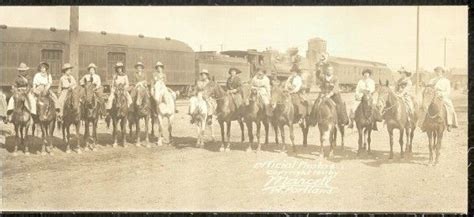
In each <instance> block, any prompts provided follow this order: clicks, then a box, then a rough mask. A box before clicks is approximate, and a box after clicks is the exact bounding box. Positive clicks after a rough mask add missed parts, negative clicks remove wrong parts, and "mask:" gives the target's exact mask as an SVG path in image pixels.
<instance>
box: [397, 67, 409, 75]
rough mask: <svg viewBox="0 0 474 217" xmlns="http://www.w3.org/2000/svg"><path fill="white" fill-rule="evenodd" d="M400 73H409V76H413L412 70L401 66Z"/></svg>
mask: <svg viewBox="0 0 474 217" xmlns="http://www.w3.org/2000/svg"><path fill="white" fill-rule="evenodd" d="M398 72H399V73H405V75H407V76H408V77H410V76H411V72H409V71H407V70H406V69H405V68H404V67H402V68H400V69H399V70H398Z"/></svg>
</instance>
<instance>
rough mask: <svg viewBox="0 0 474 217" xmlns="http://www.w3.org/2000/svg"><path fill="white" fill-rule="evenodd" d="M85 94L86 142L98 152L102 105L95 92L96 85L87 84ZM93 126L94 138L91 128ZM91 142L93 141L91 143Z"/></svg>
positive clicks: (83, 113) (83, 111) (83, 108)
mask: <svg viewBox="0 0 474 217" xmlns="http://www.w3.org/2000/svg"><path fill="white" fill-rule="evenodd" d="M83 90H84V94H83V99H82V120H84V142H85V143H86V145H87V147H88V148H89V149H90V150H92V151H96V149H97V148H96V143H97V122H98V121H99V116H100V110H101V103H100V99H99V97H98V96H97V94H96V92H95V85H94V84H92V83H90V82H87V83H86V84H85V85H84V89H83ZM91 124H92V136H91V135H90V130H89V126H90V125H91ZM89 140H91V141H89Z"/></svg>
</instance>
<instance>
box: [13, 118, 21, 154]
mask: <svg viewBox="0 0 474 217" xmlns="http://www.w3.org/2000/svg"><path fill="white" fill-rule="evenodd" d="M18 128H19V127H18V125H17V124H15V137H16V142H15V146H14V147H13V156H17V155H18V153H17V151H18V143H20V144H21V143H22V141H21V139H20V135H19V133H18Z"/></svg>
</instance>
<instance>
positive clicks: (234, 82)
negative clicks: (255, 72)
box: [226, 68, 242, 108]
mask: <svg viewBox="0 0 474 217" xmlns="http://www.w3.org/2000/svg"><path fill="white" fill-rule="evenodd" d="M228 73H229V75H230V76H229V78H228V79H227V83H226V87H227V92H228V93H230V94H231V96H232V100H233V101H234V104H235V107H236V108H240V106H241V105H242V81H241V80H240V77H239V74H240V73H242V71H240V70H239V69H237V68H230V69H229V71H228Z"/></svg>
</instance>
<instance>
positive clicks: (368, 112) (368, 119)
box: [354, 92, 380, 155]
mask: <svg viewBox="0 0 474 217" xmlns="http://www.w3.org/2000/svg"><path fill="white" fill-rule="evenodd" d="M372 102H373V98H372V94H371V93H367V92H365V93H364V94H363V95H362V98H361V102H360V104H359V106H357V108H356V110H355V111H354V121H355V123H356V128H357V132H358V133H359V140H358V145H359V147H358V150H357V155H359V154H360V153H361V152H362V150H367V151H368V153H370V152H371V149H370V144H371V141H372V139H371V135H372V129H373V127H374V124H376V121H377V120H379V119H380V117H379V115H378V112H377V110H376V109H375V107H374V105H372Z"/></svg>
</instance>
